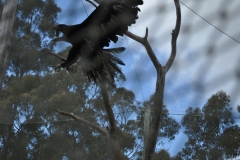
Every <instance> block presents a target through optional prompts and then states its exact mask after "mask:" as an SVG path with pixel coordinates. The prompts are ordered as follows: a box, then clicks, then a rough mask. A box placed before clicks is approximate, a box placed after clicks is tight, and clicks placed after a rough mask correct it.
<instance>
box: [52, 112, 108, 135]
mask: <svg viewBox="0 0 240 160" xmlns="http://www.w3.org/2000/svg"><path fill="white" fill-rule="evenodd" d="M55 111H56V112H58V113H59V114H61V115H64V116H68V117H71V118H73V119H74V120H76V121H78V122H81V123H83V124H86V125H88V126H90V127H92V128H94V129H96V130H98V131H99V132H101V133H102V134H104V135H106V136H108V131H106V130H105V129H103V128H101V127H99V126H98V125H96V124H94V123H91V122H89V121H86V120H85V119H83V118H80V117H78V116H76V115H74V114H73V113H68V112H64V111H61V110H57V109H55Z"/></svg>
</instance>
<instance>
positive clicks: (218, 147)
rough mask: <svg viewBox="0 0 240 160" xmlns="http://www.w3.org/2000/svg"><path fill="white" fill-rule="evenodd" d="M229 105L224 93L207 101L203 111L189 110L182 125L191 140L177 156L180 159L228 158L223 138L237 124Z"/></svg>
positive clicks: (228, 98) (221, 92)
mask: <svg viewBox="0 0 240 160" xmlns="http://www.w3.org/2000/svg"><path fill="white" fill-rule="evenodd" d="M229 103H230V97H229V96H227V95H226V93H225V92H223V91H219V92H217V93H216V94H214V95H212V97H211V98H210V99H208V101H207V103H206V104H205V105H204V107H203V108H202V109H200V108H195V109H194V108H192V107H190V108H188V109H187V110H186V115H185V116H184V117H183V119H182V125H183V126H184V127H185V134H187V136H188V138H189V139H188V141H187V142H186V143H185V146H184V148H183V149H182V151H181V152H180V153H179V154H178V155H177V157H178V158H179V157H181V158H183V159H223V157H225V156H226V157H229V154H230V153H229V152H227V150H226V148H225V149H224V148H223V147H222V146H223V144H224V145H225V146H226V141H225V140H226V139H224V137H225V136H226V135H227V132H226V131H227V130H228V129H227V128H228V127H229V126H231V125H232V124H233V123H234V119H233V117H232V112H231V107H230V105H229ZM228 133H229V132H228ZM229 136H230V134H229ZM235 146H237V145H235ZM224 150H225V152H224ZM233 153H234V152H233ZM235 153H236V152H235ZM236 155H237V154H235V156H236ZM231 156H232V155H231Z"/></svg>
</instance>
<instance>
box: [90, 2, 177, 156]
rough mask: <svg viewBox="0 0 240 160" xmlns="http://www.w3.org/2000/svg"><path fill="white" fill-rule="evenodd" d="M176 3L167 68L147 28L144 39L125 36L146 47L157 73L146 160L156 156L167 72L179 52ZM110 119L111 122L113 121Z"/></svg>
mask: <svg viewBox="0 0 240 160" xmlns="http://www.w3.org/2000/svg"><path fill="white" fill-rule="evenodd" d="M94 1H95V2H97V3H100V2H101V0H94ZM174 3H175V7H176V14H177V20H176V26H175V29H174V30H173V31H172V42H171V44H172V51H171V55H170V57H169V59H168V61H167V63H166V65H165V66H163V67H162V65H161V64H160V63H159V61H158V59H157V57H156V55H155V54H154V52H153V50H152V47H151V45H150V44H149V42H148V40H147V37H148V28H146V33H145V36H144V37H143V38H142V37H139V36H137V35H135V34H133V33H131V32H129V31H127V32H126V33H125V35H127V36H128V37H130V38H132V39H133V40H135V41H137V42H139V43H141V44H142V45H143V46H144V47H145V49H146V51H147V53H148V55H149V57H150V59H151V61H152V63H153V65H154V67H155V69H156V71H157V82H156V91H155V98H154V105H153V111H152V113H153V114H152V116H151V117H152V119H151V124H150V131H149V135H148V137H147V144H145V146H146V147H145V148H146V149H145V150H144V151H143V152H144V155H145V157H144V159H145V160H151V159H152V158H153V154H154V151H155V147H156V141H157V136H158V133H159V128H160V119H161V112H162V107H163V95H164V85H165V76H166V73H167V71H168V70H169V69H170V67H171V66H172V64H173V61H174V59H175V57H176V52H177V49H176V42H177V37H178V34H179V31H180V26H181V9H180V4H179V0H174ZM94 6H95V5H94ZM107 112H108V111H107ZM110 117H111V115H110ZM110 117H109V120H110V119H111V118H110ZM113 118H114V117H113ZM110 121H111V120H110ZM111 123H113V124H112V125H115V124H114V122H111ZM110 125H111V124H110Z"/></svg>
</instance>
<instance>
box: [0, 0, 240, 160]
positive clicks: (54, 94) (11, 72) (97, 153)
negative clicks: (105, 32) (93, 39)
mask: <svg viewBox="0 0 240 160" xmlns="http://www.w3.org/2000/svg"><path fill="white" fill-rule="evenodd" d="M180 3H181V11H182V23H181V30H180V34H179V38H178V40H177V56H176V58H175V61H174V63H173V66H172V67H171V68H170V70H169V73H168V74H167V78H166V85H165V93H164V102H163V103H164V104H165V105H166V108H164V111H163V112H162V114H163V115H165V116H163V117H164V118H163V119H164V120H163V124H162V127H163V128H160V133H159V137H158V141H157V147H156V153H157V154H156V157H155V158H156V159H157V155H158V153H159V154H160V153H161V154H163V153H162V152H160V151H162V149H165V151H166V152H167V153H168V154H169V158H170V157H171V158H172V159H174V158H175V159H177V158H179V157H174V156H177V155H178V156H179V155H180V157H181V156H182V158H183V159H184V158H186V157H184V156H183V152H182V154H178V153H180V152H181V151H183V150H182V149H183V148H184V145H185V144H186V143H190V141H189V140H190V139H191V137H190V136H189V135H187V132H188V131H189V130H187V129H186V128H187V127H186V126H187V125H184V124H183V123H184V118H185V120H186V119H187V118H189V117H190V118H189V119H191V118H192V119H191V120H192V121H194V120H196V123H194V122H192V123H194V124H192V126H193V127H192V128H197V127H199V126H200V127H203V128H204V129H209V128H211V127H209V128H207V125H209V124H211V123H210V122H213V123H214V124H212V126H214V125H215V120H214V118H216V119H228V118H229V121H228V122H226V126H228V127H231V126H235V125H237V126H239V118H240V117H239V113H238V106H239V105H240V99H239V97H240V65H239V62H240V54H239V48H240V45H239V44H240V31H239V27H238V26H240V19H239V16H238V15H239V14H240V10H239V7H240V2H239V1H238V0H232V1H226V0H218V1H217V2H216V1H214V0H202V1H199V0H181V1H180ZM38 5H39V6H38ZM40 5H43V6H44V7H41V6H40ZM3 6H4V2H3V1H1V5H0V8H2V7H3ZM94 9H95V7H94V6H93V5H92V4H91V3H89V2H87V1H83V0H80V1H75V0H69V1H68V2H66V1H64V0H55V1H52V0H46V1H42V0H41V1H39V2H38V4H37V3H36V4H35V1H33V0H23V1H19V4H18V8H17V12H16V18H15V23H14V26H13V30H12V35H11V42H10V46H9V55H8V62H7V63H6V67H5V73H4V74H5V77H4V79H3V83H2V88H1V100H0V125H1V126H0V135H1V136H0V137H2V138H0V156H1V157H4V156H5V157H6V156H7V157H8V158H11V159H14V158H16V155H15V154H14V152H15V153H17V154H18V156H20V157H27V158H28V159H32V158H36V157H38V158H39V159H44V158H49V157H48V156H47V155H45V154H44V152H45V151H47V150H48V149H49V152H50V153H51V152H52V153H53V152H56V155H55V157H54V155H52V156H51V157H50V158H52V159H77V158H78V157H85V159H92V158H93V157H98V158H99V159H112V158H113V157H112V155H111V151H110V149H109V148H108V147H107V144H106V137H102V136H101V134H100V133H98V132H97V131H96V130H94V129H92V128H88V127H87V126H84V125H83V124H80V123H77V122H74V120H73V119H70V118H69V117H64V116H61V115H59V114H57V113H55V112H54V111H53V110H54V109H62V110H64V109H66V110H68V111H69V112H73V114H75V115H77V116H79V117H81V118H83V119H86V120H88V121H90V122H92V123H94V124H96V125H99V126H101V127H102V128H108V126H109V124H108V121H107V116H106V113H105V110H104V107H103V102H102V98H101V95H100V91H99V88H98V86H96V85H94V84H92V83H89V82H88V81H87V78H86V77H84V76H83V74H82V73H81V71H80V70H78V71H77V72H76V73H74V74H73V73H68V72H66V71H61V72H59V73H55V72H54V71H53V69H52V68H51V65H53V64H55V63H57V59H54V58H53V57H50V56H49V55H48V54H47V51H48V50H54V51H55V52H57V53H58V54H59V55H61V56H66V53H67V51H68V50H69V49H70V48H71V45H69V44H67V43H64V42H59V43H53V42H51V40H52V39H53V38H54V37H55V33H54V31H53V30H52V27H53V25H55V24H60V23H63V24H69V25H70V24H78V23H80V22H82V21H83V20H84V19H85V18H86V17H88V16H89V14H90V13H91V12H92V11H93V10H94ZM140 9H141V12H140V13H139V14H138V16H139V18H138V20H137V21H136V23H135V24H133V25H132V26H131V27H129V31H130V32H132V33H134V34H137V35H138V36H141V37H142V36H144V34H145V29H146V27H147V28H148V30H149V35H148V41H149V43H150V44H151V46H152V48H153V50H154V52H155V54H156V56H157V58H158V60H159V62H160V63H161V64H162V65H165V63H166V61H167V59H168V58H169V56H170V53H171V32H172V30H173V28H174V25H175V21H176V12H175V7H174V2H173V0H168V1H164V2H160V1H158V0H152V1H151V3H149V2H147V1H144V4H143V5H142V6H140ZM1 13H2V12H1ZM50 13H51V14H50ZM31 15H34V16H33V17H34V18H33V19H31ZM0 16H2V14H0ZM4 21H8V20H4V19H1V22H0V23H1V24H2V23H5V22H4ZM34 25H35V26H34ZM39 35H40V36H39ZM110 47H112V48H113V47H125V48H126V51H125V52H123V53H121V54H119V55H118V56H117V57H118V58H119V59H121V60H122V61H123V62H124V63H125V64H126V65H125V66H123V67H121V69H122V72H123V73H124V75H125V77H118V78H117V79H115V80H116V86H117V88H112V87H111V86H108V90H109V93H110V101H111V104H112V106H113V112H114V115H115V119H116V121H117V122H116V123H117V126H118V135H119V139H120V140H119V143H120V146H121V147H122V148H121V149H122V152H123V154H124V158H126V159H138V158H139V159H140V158H141V156H142V155H141V150H142V149H143V137H141V136H142V135H143V124H142V123H143V115H144V109H145V106H146V105H150V106H151V104H152V101H151V95H152V94H153V93H154V92H155V87H156V71H155V69H154V67H153V65H152V63H151V61H150V59H149V57H148V55H147V53H146V51H145V48H144V47H143V46H142V45H141V44H139V43H138V42H136V41H133V40H132V39H130V38H129V37H127V36H123V37H119V40H118V42H117V43H116V44H115V43H111V45H110ZM0 54H1V58H2V54H3V53H0ZM1 63H2V59H1ZM1 65H2V64H1ZM222 92H224V93H226V95H229V96H230V97H229V103H226V106H227V107H226V108H228V109H229V114H230V113H231V114H232V115H231V116H230V117H229V115H223V112H219V113H217V111H216V113H215V112H214V113H212V112H213V110H212V112H211V113H212V114H207V113H208V112H205V110H207V109H206V108H207V106H208V104H210V105H209V106H211V105H212V106H214V105H216V106H218V105H219V106H221V105H220V102H218V103H216V104H215V103H214V104H212V103H210V102H211V101H210V100H211V98H212V96H213V95H215V94H217V95H218V96H219V97H224V94H223V93H222ZM215 98H216V97H215ZM225 98H226V97H225ZM226 102H228V98H226ZM224 103H225V101H224ZM228 105H229V106H228ZM56 107H58V108H56ZM189 107H192V108H189ZM198 108H199V109H200V110H201V111H199V110H198ZM204 109H205V110H204ZM224 109H225V108H224ZM228 109H227V111H228ZM214 111H215V110H214ZM227 111H226V112H227ZM190 113H192V114H190ZM211 118H212V119H211ZM200 119H202V120H200ZM209 119H211V121H208V120H209ZM232 122H234V123H232ZM186 124H187V120H186ZM224 124H225V123H224ZM172 126H173V127H172ZM226 128H227V127H225V128H224V127H223V129H222V130H221V131H219V134H220V133H221V135H223V133H225V132H226V133H227V132H228V130H227V129H226ZM171 129H172V130H171ZM211 129H212V130H215V128H211ZM230 129H232V128H230ZM230 129H229V130H230ZM235 129H236V130H237V129H238V128H233V129H232V130H231V133H235V132H234V131H235ZM225 130H226V131H225ZM224 131H225V132H224ZM189 132H190V131H189ZM9 133H11V134H12V137H10V136H9V135H10V134H9ZM206 133H210V132H206ZM202 134H204V133H202ZM237 134H238V132H236V135H237ZM23 135H24V136H25V137H30V138H26V139H23V140H21V138H22V137H23ZM89 135H91V136H92V137H91V136H89ZM207 136H211V135H207ZM220 137H221V136H219V137H218V138H220ZM222 137H223V136H222ZM8 138H9V139H8ZM71 138H72V139H71ZM70 139H71V140H70ZM229 141H230V140H229ZM60 142H61V143H60ZM217 142H219V143H220V140H219V141H217ZM16 143H21V147H25V148H26V152H24V153H22V154H21V149H18V150H16ZM209 143H210V142H209ZM221 143H222V141H221ZM64 144H65V145H66V146H64ZM84 145H85V146H84ZM232 145H233V144H232ZM212 146H214V145H212ZM212 146H210V145H209V146H207V147H206V146H204V147H206V148H207V149H208V151H207V152H208V153H204V154H205V155H211V154H210V152H211V153H212V152H213V151H212V150H211V147H212ZM236 146H237V144H236ZM21 147H19V148H21ZM99 147H100V148H99ZM204 147H203V148H204ZM237 147H239V148H240V146H237ZM6 148H7V150H8V151H6ZM185 148H186V147H185ZM219 148H220V147H219ZM239 148H238V150H239ZM50 149H51V150H50ZM185 151H186V150H185ZM214 152H215V151H214ZM229 152H230V153H231V154H229V155H231V156H232V157H234V158H236V157H238V156H239V154H240V153H238V151H236V153H238V154H236V155H234V154H233V151H229ZM6 153H8V154H7V155H6ZM47 153H48V152H47ZM61 153H64V154H61ZM184 153H187V151H186V152H184ZM216 153H218V151H216ZM227 153H228V152H227V151H226V152H225V150H224V154H225V155H224V156H225V158H226V157H227V155H228V154H227ZM234 153H235V152H234ZM24 154H26V155H24ZM192 154H194V153H192ZM166 155H167V154H166ZM186 155H187V154H186ZM195 155H197V153H196V154H195ZM193 157H194V155H192V157H191V158H193ZM188 158H189V157H188ZM191 158H190V159H191ZM195 158H199V157H195ZM208 158H209V157H208ZM208 158H207V159H208ZM227 158H231V157H227ZM0 159H1V158H0Z"/></svg>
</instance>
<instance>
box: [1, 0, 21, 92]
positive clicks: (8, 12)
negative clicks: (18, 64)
mask: <svg viewBox="0 0 240 160" xmlns="http://www.w3.org/2000/svg"><path fill="white" fill-rule="evenodd" d="M17 2H18V1H17V0H7V1H6V2H5V4H3V5H2V6H1V8H2V10H1V22H0V85H1V86H0V88H2V82H3V78H4V75H5V67H6V62H7V57H8V52H9V44H10V39H11V32H12V28H13V23H14V19H15V14H16V9H17Z"/></svg>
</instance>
